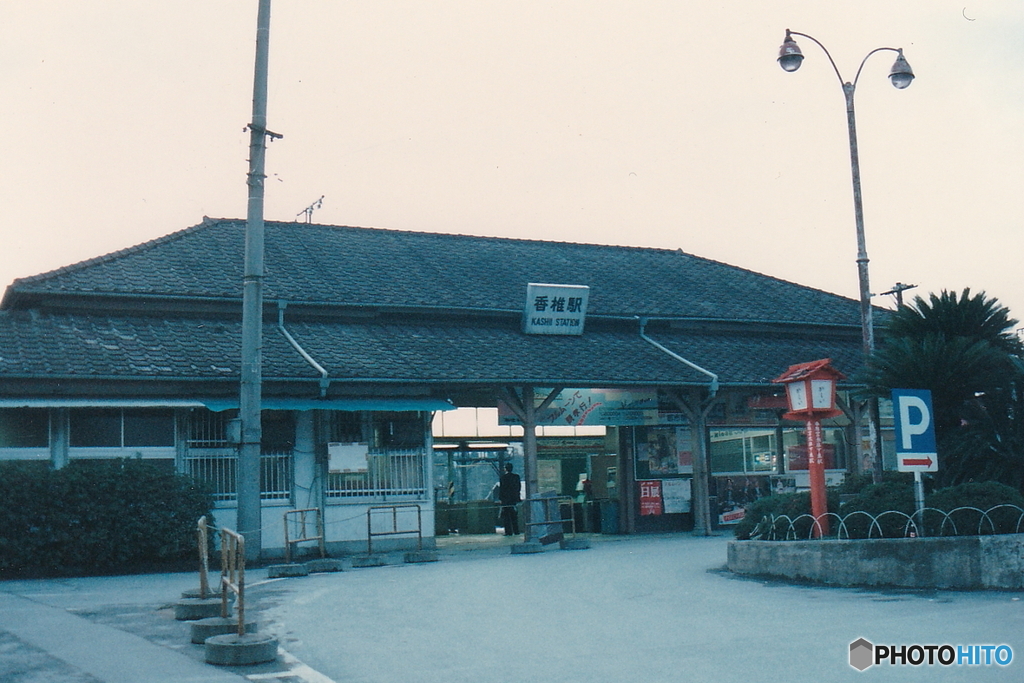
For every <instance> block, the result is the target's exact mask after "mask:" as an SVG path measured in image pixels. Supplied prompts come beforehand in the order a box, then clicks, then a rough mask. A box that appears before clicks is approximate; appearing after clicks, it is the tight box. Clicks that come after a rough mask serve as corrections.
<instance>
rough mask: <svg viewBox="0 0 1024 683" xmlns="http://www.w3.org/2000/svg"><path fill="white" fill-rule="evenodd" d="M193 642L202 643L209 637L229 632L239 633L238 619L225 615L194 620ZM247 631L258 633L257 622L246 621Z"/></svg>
mask: <svg viewBox="0 0 1024 683" xmlns="http://www.w3.org/2000/svg"><path fill="white" fill-rule="evenodd" d="M191 626H192V642H193V643H194V644H196V645H202V644H203V643H205V642H206V639H207V638H212V637H213V636H223V635H227V634H229V633H238V619H231V618H228V619H225V618H224V617H208V618H206V619H200V620H198V621H193V622H192V625H191ZM245 632H246V633H256V622H255V621H247V622H245Z"/></svg>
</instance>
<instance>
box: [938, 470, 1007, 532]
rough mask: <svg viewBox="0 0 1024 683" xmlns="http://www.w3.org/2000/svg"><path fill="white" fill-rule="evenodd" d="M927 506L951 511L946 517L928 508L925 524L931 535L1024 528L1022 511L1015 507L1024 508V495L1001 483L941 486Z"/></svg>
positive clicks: (947, 511)
mask: <svg viewBox="0 0 1024 683" xmlns="http://www.w3.org/2000/svg"><path fill="white" fill-rule="evenodd" d="M925 506H926V507H927V508H937V509H939V510H942V511H943V512H946V513H948V519H946V518H945V516H943V515H939V514H937V513H932V512H930V511H928V510H925V527H926V531H927V533H928V535H929V536H939V535H946V536H949V535H952V534H953V533H954V528H955V530H956V533H959V534H993V533H996V534H1010V533H1020V532H1021V531H1024V528H1021V525H1022V520H1021V510H1018V509H1015V508H1021V509H1024V496H1021V494H1020V491H1018V490H1017V489H1015V488H1013V487H1012V486H1007V485H1006V484H1000V483H999V482H995V481H983V482H970V483H966V484H959V485H957V486H950V487H948V488H944V489H939V490H938V491H936V492H935V493H933V494H932V495H931V496H928V497H926V498H925ZM1000 506H1006V507H1000ZM1009 506H1015V507H1009ZM958 508H967V509H958ZM993 508H996V509H993ZM979 510H980V512H979ZM982 513H987V514H985V515H983V514H982Z"/></svg>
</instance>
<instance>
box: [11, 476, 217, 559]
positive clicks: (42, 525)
mask: <svg viewBox="0 0 1024 683" xmlns="http://www.w3.org/2000/svg"><path fill="white" fill-rule="evenodd" d="M212 507H213V502H212V498H211V497H210V495H209V494H208V493H207V492H205V491H204V490H202V489H201V488H200V487H199V486H198V485H197V484H196V482H195V481H193V480H192V479H190V478H187V477H183V476H181V475H178V474H176V473H174V472H173V471H172V470H170V469H169V468H168V467H166V466H160V465H158V464H155V463H151V462H147V461H143V460H109V461H72V462H71V463H70V464H69V465H68V466H67V467H65V468H63V469H60V470H51V469H49V467H48V466H47V465H46V463H33V462H27V463H26V462H6V463H0V578H6V577H11V576H55V575H73V574H102V573H114V572H131V571H140V570H147V569H157V568H172V567H177V566H180V565H181V563H183V562H186V561H193V562H194V560H195V558H196V557H197V555H196V552H197V551H196V540H195V526H196V520H197V519H199V517H201V516H202V515H207V517H208V518H209V519H211V521H212V516H211V515H210V510H211V508H212Z"/></svg>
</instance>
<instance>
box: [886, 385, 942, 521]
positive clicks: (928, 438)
mask: <svg viewBox="0 0 1024 683" xmlns="http://www.w3.org/2000/svg"><path fill="white" fill-rule="evenodd" d="M892 413H893V418H894V421H895V426H896V469H897V470H899V471H900V472H913V473H914V500H915V502H916V504H917V511H918V513H920V515H921V527H920V530H921V533H922V535H923V533H924V482H922V481H921V473H922V472H938V471H939V457H938V449H937V448H936V447H935V420H934V419H933V416H934V414H935V412H934V411H933V410H932V392H930V391H928V390H927V389H893V390H892Z"/></svg>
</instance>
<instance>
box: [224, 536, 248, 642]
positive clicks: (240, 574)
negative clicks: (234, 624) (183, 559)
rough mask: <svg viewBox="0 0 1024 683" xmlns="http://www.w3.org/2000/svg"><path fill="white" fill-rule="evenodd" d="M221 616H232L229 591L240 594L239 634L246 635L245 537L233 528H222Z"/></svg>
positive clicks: (238, 600)
mask: <svg viewBox="0 0 1024 683" xmlns="http://www.w3.org/2000/svg"><path fill="white" fill-rule="evenodd" d="M220 591H221V592H220V596H221V597H220V616H221V617H222V618H224V619H227V618H228V617H229V616H230V612H229V605H228V592H229V591H230V592H232V593H234V594H235V595H236V596H238V599H237V600H236V602H237V603H238V635H239V636H244V635H245V538H244V537H243V536H242V535H241V534H239V533H236V532H234V531H232V530H231V529H223V528H222V529H221V530H220Z"/></svg>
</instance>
